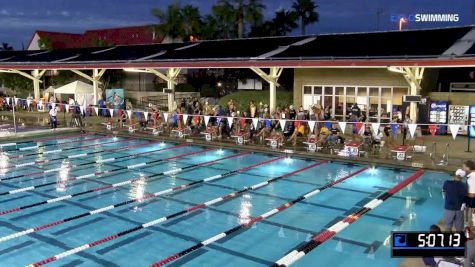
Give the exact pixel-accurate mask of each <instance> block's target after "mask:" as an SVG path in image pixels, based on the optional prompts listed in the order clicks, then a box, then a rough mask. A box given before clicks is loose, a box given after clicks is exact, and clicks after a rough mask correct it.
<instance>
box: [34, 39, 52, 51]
mask: <svg viewBox="0 0 475 267" xmlns="http://www.w3.org/2000/svg"><path fill="white" fill-rule="evenodd" d="M38 46H39V47H40V49H42V50H46V49H52V48H53V44H52V43H51V40H50V39H49V38H48V37H41V38H40V39H38Z"/></svg>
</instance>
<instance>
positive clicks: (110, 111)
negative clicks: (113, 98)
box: [109, 108, 114, 118]
mask: <svg viewBox="0 0 475 267" xmlns="http://www.w3.org/2000/svg"><path fill="white" fill-rule="evenodd" d="M109 114H110V115H111V118H112V117H114V109H113V108H110V109H109Z"/></svg>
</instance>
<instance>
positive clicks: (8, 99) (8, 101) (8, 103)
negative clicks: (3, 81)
mask: <svg viewBox="0 0 475 267" xmlns="http://www.w3.org/2000/svg"><path fill="white" fill-rule="evenodd" d="M5 99H6V100H7V105H10V98H9V97H7V98H5Z"/></svg>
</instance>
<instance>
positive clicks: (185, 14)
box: [181, 5, 203, 37]
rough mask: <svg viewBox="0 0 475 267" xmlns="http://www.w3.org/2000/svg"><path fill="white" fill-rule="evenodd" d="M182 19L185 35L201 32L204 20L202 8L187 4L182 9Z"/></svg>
mask: <svg viewBox="0 0 475 267" xmlns="http://www.w3.org/2000/svg"><path fill="white" fill-rule="evenodd" d="M181 19H182V23H183V26H182V27H183V32H184V35H185V37H190V36H195V35H200V34H201V28H202V24H203V22H202V20H201V14H200V10H199V9H198V8H197V7H194V6H192V5H185V6H184V7H183V8H182V9H181Z"/></svg>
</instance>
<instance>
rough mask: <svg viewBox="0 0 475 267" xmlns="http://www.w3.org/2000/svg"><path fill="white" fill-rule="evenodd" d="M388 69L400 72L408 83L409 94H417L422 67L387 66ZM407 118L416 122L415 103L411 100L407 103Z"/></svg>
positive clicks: (419, 88) (419, 87) (422, 71)
mask: <svg viewBox="0 0 475 267" xmlns="http://www.w3.org/2000/svg"><path fill="white" fill-rule="evenodd" d="M388 70H389V71H392V72H396V73H401V74H402V75H403V76H404V79H406V81H407V83H408V84H409V94H410V95H419V92H420V90H421V82H422V78H423V76H424V68H423V67H388ZM409 118H410V119H411V121H412V122H413V123H417V103H416V102H411V103H410V105H409Z"/></svg>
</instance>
